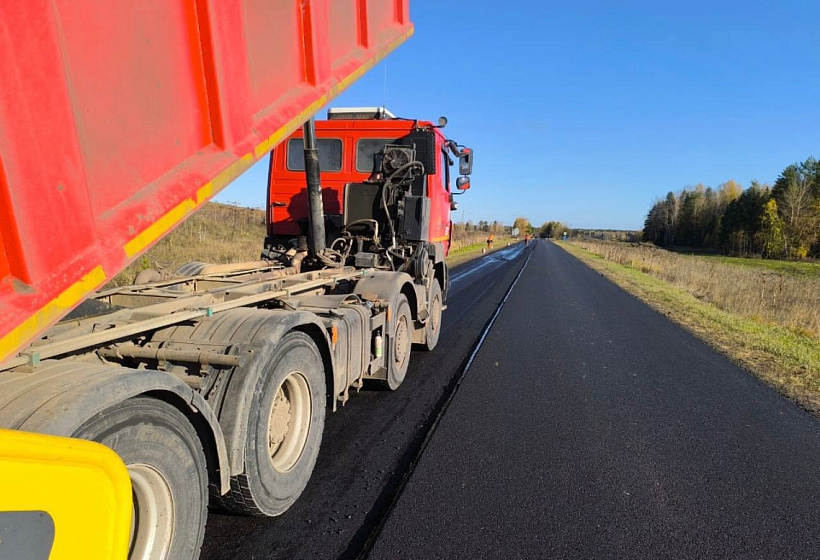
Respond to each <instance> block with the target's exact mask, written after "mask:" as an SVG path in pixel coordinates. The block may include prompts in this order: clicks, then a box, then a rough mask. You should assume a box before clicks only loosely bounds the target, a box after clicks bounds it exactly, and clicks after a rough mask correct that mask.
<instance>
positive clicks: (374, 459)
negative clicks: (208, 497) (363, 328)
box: [200, 243, 524, 560]
mask: <svg viewBox="0 0 820 560" xmlns="http://www.w3.org/2000/svg"><path fill="white" fill-rule="evenodd" d="M523 262H524V246H523V243H522V244H516V245H513V246H511V247H509V248H505V249H503V250H501V251H496V252H494V253H490V254H488V255H486V256H484V257H482V258H479V259H476V260H474V261H471V262H469V263H466V264H464V265H461V266H458V267H456V268H455V269H453V270H452V282H451V287H450V292H449V295H448V299H447V302H446V303H447V310H446V311H445V312H444V316H443V318H442V333H441V338H440V339H439V345H438V347H437V348H436V349H435V350H434V351H433V352H424V351H414V352H413V353H412V355H411V357H410V369H409V371H408V374H407V378H406V380H405V381H404V383H403V384H402V386H401V387H400V388H399V390H398V391H395V392H385V391H375V390H366V389H365V390H362V391H361V392H360V393H358V394H356V393H355V392H354V393H353V394H352V395H351V397H350V400H349V401H348V403H347V404H346V405H345V406H344V407H340V408H339V410H337V411H336V412H328V415H327V419H326V423H325V431H324V437H323V439H322V447H321V450H320V452H319V458H318V461H317V464H316V468H315V470H314V472H313V476H312V477H311V480H310V483H309V484H308V487H307V489H306V490H305V492H304V493H303V494H302V496H301V497H300V498H299V500H298V501H297V502H296V504H295V505H294V506H293V507H291V509H290V510H288V511H287V512H286V513H285V514H284V515H282V516H281V517H277V518H255V517H251V518H249V517H239V516H231V515H224V514H221V513H219V512H211V514H210V517H209V519H208V524H207V528H206V531H205V543H204V545H203V549H202V555H201V557H200V558H201V560H228V559H231V560H234V559H236V558H242V559H247V560H250V559H262V558H265V559H268V558H276V559H279V558H281V559H301V558H358V557H360V556H361V555H362V554H364V553H366V551H367V550H368V547H369V545H370V544H371V543H372V542H373V539H374V537H375V536H376V535H377V534H378V530H379V528H380V526H381V524H382V522H383V520H384V519H385V518H386V515H387V512H388V511H389V510H390V508H391V506H392V504H393V503H394V501H395V498H396V496H397V495H398V492H399V491H400V489H401V488H402V487H403V486H404V484H405V483H406V481H407V477H408V475H409V473H411V472H412V468H411V467H412V465H413V464H414V462H415V461H416V460H417V458H418V454H419V452H420V449H421V447H422V444H423V442H424V441H425V438H426V437H427V434H428V433H429V431H430V428H431V426H432V425H433V424H434V423H435V421H436V419H437V418H438V417H439V415H440V413H441V410H442V408H443V406H444V403H445V402H446V401H447V399H448V398H449V396H450V395H451V394H452V391H453V387H454V385H455V383H456V381H457V379H458V377H459V375H460V372H461V371H462V369H463V366H464V364H465V363H466V360H467V358H468V356H469V355H470V354H471V352H472V350H473V348H474V346H475V344H476V341H477V340H478V338H479V337H480V335H481V334H482V332H483V331H484V329H485V327H486V325H487V322H488V320H489V318H490V317H491V316H492V315H493V314H494V313H495V311H496V310H497V308H498V305H499V302H500V301H501V299H502V298H503V297H504V294H505V293H506V292H507V290H508V288H509V286H510V284H511V283H512V280H513V278H515V276H516V275H517V274H518V272H519V270H520V268H521V264H522V263H523Z"/></svg>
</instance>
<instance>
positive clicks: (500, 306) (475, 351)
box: [454, 251, 532, 393]
mask: <svg viewBox="0 0 820 560" xmlns="http://www.w3.org/2000/svg"><path fill="white" fill-rule="evenodd" d="M531 256H532V251H530V254H529V255H527V260H525V261H524V265H523V266H522V267H521V270H519V271H518V275H517V276H516V277H515V280H513V283H512V284H511V285H510V288H509V289H508V290H507V293H506V294H504V299H502V300H501V303H499V304H498V307H497V308H496V310H495V313H493V317H492V319H490V322H489V323H488V324H487V326H486V327H485V328H484V332H483V333H481V338H480V339H479V340H478V344H476V345H475V348H474V349H473V353H472V354H470V359H469V360H467V365H466V366H464V371H463V372H462V373H461V379H459V380H458V383H457V384H456V390H458V386H459V385H461V381H462V379H464V377H465V376H466V375H467V370H469V369H470V366H471V365H473V360H475V357H476V356H477V355H478V351H479V350H481V347H482V346H483V345H484V340H485V339H486V338H487V335H488V334H490V329H492V328H493V325H494V324H495V320H496V319H498V315H499V314H500V313H501V310H502V309H503V308H504V304H505V303H507V299H508V298H509V297H510V294H511V293H512V291H513V288H515V285H516V284H518V279H519V278H521V275H522V274H524V269H525V268H527V263H528V262H530V257H531ZM454 393H455V391H454Z"/></svg>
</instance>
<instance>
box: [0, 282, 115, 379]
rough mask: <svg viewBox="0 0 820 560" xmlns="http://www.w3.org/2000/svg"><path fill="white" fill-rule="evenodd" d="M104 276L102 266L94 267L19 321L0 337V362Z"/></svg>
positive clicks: (91, 288) (80, 298)
mask: <svg viewBox="0 0 820 560" xmlns="http://www.w3.org/2000/svg"><path fill="white" fill-rule="evenodd" d="M105 278H106V276H105V271H104V270H103V267H102V266H97V267H95V268H94V269H92V270H91V271H90V272H88V273H87V274H86V275H85V276H83V277H82V278H81V279H79V280H78V281H76V282H75V283H74V284H72V285H71V286H69V287H68V288H67V289H66V290H65V291H64V292H62V293H61V294H60V295H58V296H57V297H56V298H54V299H53V300H51V301H50V302H48V303H47V304H45V305H44V306H43V307H42V308H41V309H40V310H38V311H36V312H35V313H33V314H32V315H31V316H30V317H28V318H27V319H26V320H25V321H23V322H22V323H20V324H19V325H18V326H17V327H15V328H14V330H12V331H11V332H10V333H8V334H7V335H5V336H4V337H3V338H0V363H2V362H3V361H4V360H5V359H6V358H8V357H10V356H11V355H12V353H13V352H15V351H17V350H19V349H20V347H21V346H22V345H23V344H25V343H26V342H27V341H28V340H29V339H31V338H32V337H34V336H36V335H37V334H38V333H39V332H40V331H41V330H42V329H44V328H45V327H46V326H48V325H49V324H50V323H51V322H52V321H54V320H56V319H59V318H60V317H62V316H63V314H64V313H65V312H66V311H68V310H69V309H71V308H72V307H74V306H75V305H76V304H77V303H79V301H80V300H82V299H83V298H84V297H85V295H86V294H87V293H88V292H90V291H91V290H93V289H94V288H96V287H97V286H99V285H100V284H102V283H103V282H104V281H105Z"/></svg>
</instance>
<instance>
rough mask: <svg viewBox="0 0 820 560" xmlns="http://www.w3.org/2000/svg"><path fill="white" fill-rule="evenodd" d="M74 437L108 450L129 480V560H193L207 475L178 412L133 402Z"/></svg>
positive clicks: (143, 400) (144, 400) (153, 402)
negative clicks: (130, 489)
mask: <svg viewBox="0 0 820 560" xmlns="http://www.w3.org/2000/svg"><path fill="white" fill-rule="evenodd" d="M74 437H78V438H82V439H88V440H92V441H96V442H99V443H102V444H104V445H107V446H108V447H110V448H111V449H113V450H114V451H116V452H117V454H118V455H119V456H120V457H121V458H122V460H123V462H125V464H126V466H127V467H128V473H129V475H130V476H131V487H132V491H133V498H134V506H133V519H132V521H131V542H130V549H129V552H128V558H129V560H162V559H166V558H174V559H177V558H179V559H183V560H195V559H196V558H199V549H200V547H201V546H202V538H203V536H204V534H205V520H206V519H207V516H208V474H207V470H206V463H205V453H204V452H203V450H202V444H201V443H200V441H199V438H198V437H197V433H196V430H195V429H194V427H193V426H192V425H191V423H190V422H189V421H188V419H187V418H185V415H183V414H182V413H181V412H180V411H179V410H177V409H176V408H174V407H173V406H172V405H170V404H168V403H166V402H163V401H161V400H158V399H153V398H150V397H135V398H132V399H128V400H126V401H124V402H122V403H119V404H117V405H116V406H113V407H111V408H109V409H107V410H105V411H103V412H101V413H100V414H97V415H96V416H94V417H93V418H91V419H90V420H88V421H87V422H85V424H83V425H82V426H80V428H78V429H77V431H76V432H75V433H74Z"/></svg>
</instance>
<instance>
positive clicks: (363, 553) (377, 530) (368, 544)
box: [340, 245, 535, 560]
mask: <svg viewBox="0 0 820 560" xmlns="http://www.w3.org/2000/svg"><path fill="white" fill-rule="evenodd" d="M534 250H535V245H534V246H533V248H532V250H530V251H529V252H528V254H527V258H526V260H525V261H524V264H523V265H521V270H519V271H518V274H517V275H516V276H515V279H514V280H513V281H512V283H511V284H510V287H509V288H507V291H506V292H505V294H504V297H503V298H502V299H501V301H500V302H499V303H498V306H497V307H496V309H495V312H494V313H493V315H492V317H490V320H489V321H487V324H486V325H485V326H484V329H483V331H482V333H481V336H480V337H479V339H478V341H477V342H476V343H475V345H474V346H473V350H472V352H471V353H470V357H469V358H468V359H467V363H466V364H465V365H464V367H463V368H462V369H461V373H459V374H458V377H457V378H456V381H455V383H454V384H453V387H452V389H451V390H450V394H449V395H448V396H447V398H446V399H445V401H444V403H443V404H442V405H441V406H440V408H439V410H438V412H437V413H436V415H435V417H434V418H433V421H432V423H431V424H430V427H429V428H428V430H427V433H426V434H425V436H424V439H423V440H422V442H421V445H419V448H418V451H416V454H415V456H414V457H413V459H412V460H411V461H410V464H409V465H408V466H407V469H406V470H405V471H404V474H403V475H402V478H401V480H400V481H399V483H398V485H397V488H396V490H395V493H394V494H393V498H392V500H390V504H389V505H388V506H387V507H386V508H385V511H384V515H383V516H382V518H381V520H380V521H379V523H378V524H377V525H376V526H375V527H374V528H373V529H372V531H371V532H370V535H369V537H368V538H367V540H366V541H365V542H364V544H363V545H362V548H361V550H360V551H359V553H358V554H357V555H356V556H353V558H355V559H356V560H364V559H365V558H367V556H368V555H369V554H370V550H371V549H372V548H373V544H374V543H375V542H376V539H377V538H378V536H379V535H380V534H381V532H382V529H383V528H384V525H385V523H386V522H387V519H388V518H389V517H390V515H391V514H392V513H393V509H394V508H395V507H396V504H397V503H398V502H399V500H400V499H401V496H402V494H403V493H404V489H405V488H406V486H407V483H408V482H409V481H410V477H411V476H412V474H413V472H414V471H415V470H416V466H417V465H418V463H419V461H420V460H421V458H422V456H423V455H424V452H425V450H426V449H427V446H428V445H429V444H430V440H432V439H433V435H434V434H435V432H436V430H437V429H438V426H439V424H440V422H441V419H442V418H443V417H444V414H445V413H446V412H447V409H448V408H450V404H451V403H452V402H453V399H455V396H456V393H458V390H459V388H460V387H461V384H462V382H463V381H464V379H465V378H466V377H467V373H468V371H469V369H470V366H472V365H473V361H475V358H476V356H477V355H478V352H479V350H481V347H482V346H483V345H484V341H485V340H486V338H487V335H488V334H489V333H490V330H491V329H492V328H493V325H494V324H495V321H496V319H497V318H498V316H499V315H500V314H501V310H502V309H503V308H504V304H505V303H507V299H509V297H510V294H511V293H512V291H513V289H514V288H515V285H516V284H518V280H519V279H520V278H521V275H522V274H523V273H524V269H526V268H527V264H528V263H529V262H530V257H531V256H532V253H533V251H534ZM344 557H348V555H347V554H343V555H342V556H341V557H340V558H344Z"/></svg>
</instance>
